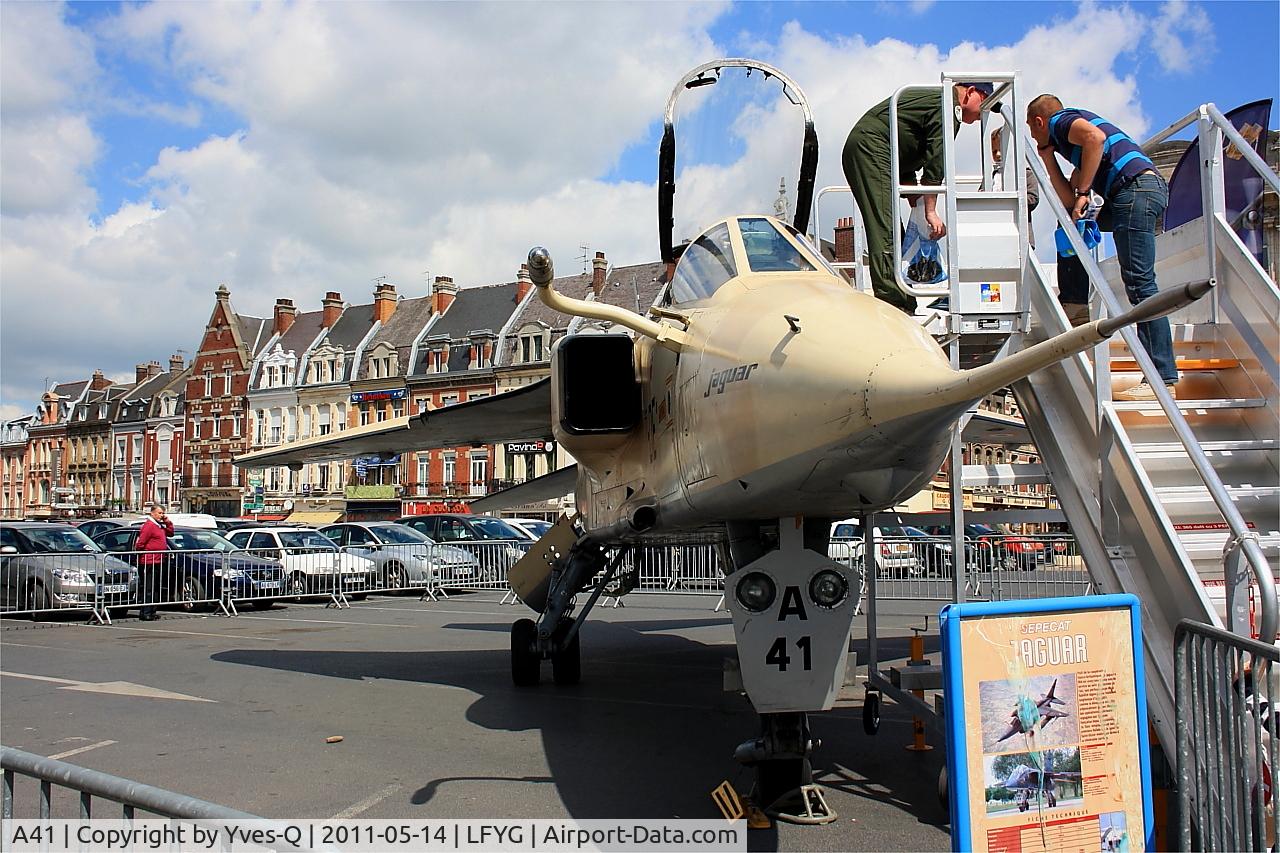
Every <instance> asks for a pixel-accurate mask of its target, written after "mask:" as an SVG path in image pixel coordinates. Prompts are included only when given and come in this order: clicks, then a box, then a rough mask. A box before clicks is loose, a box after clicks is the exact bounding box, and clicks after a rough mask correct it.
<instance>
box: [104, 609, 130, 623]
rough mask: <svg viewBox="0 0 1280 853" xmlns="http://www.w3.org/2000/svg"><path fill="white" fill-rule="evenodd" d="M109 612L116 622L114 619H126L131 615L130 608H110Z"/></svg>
mask: <svg viewBox="0 0 1280 853" xmlns="http://www.w3.org/2000/svg"><path fill="white" fill-rule="evenodd" d="M107 612H108V613H110V614H111V618H112V619H113V620H114V619H123V618H124V617H126V616H128V615H129V608H127V607H112V608H110V609H109V610H108V611H107Z"/></svg>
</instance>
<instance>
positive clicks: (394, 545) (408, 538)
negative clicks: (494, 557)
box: [320, 521, 479, 589]
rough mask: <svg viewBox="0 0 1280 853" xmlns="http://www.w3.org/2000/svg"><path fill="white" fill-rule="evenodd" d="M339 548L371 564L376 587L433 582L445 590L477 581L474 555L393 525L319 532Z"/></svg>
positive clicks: (352, 526) (333, 527) (368, 524)
mask: <svg viewBox="0 0 1280 853" xmlns="http://www.w3.org/2000/svg"><path fill="white" fill-rule="evenodd" d="M320 532H321V533H323V534H324V535H325V536H327V537H329V539H330V540H332V542H333V543H334V544H335V545H337V546H338V547H339V548H342V549H344V550H345V551H347V552H348V553H351V554H358V555H359V556H361V557H365V558H367V559H370V560H373V561H374V563H375V564H376V565H377V571H378V578H379V586H380V587H381V588H382V589H400V588H402V587H406V586H427V585H428V584H430V583H431V579H432V578H435V579H436V580H437V581H438V582H439V583H441V584H443V585H445V586H448V585H450V584H451V583H459V582H467V581H470V580H472V579H473V578H475V577H476V574H477V571H478V569H479V564H478V562H477V560H476V558H475V556H474V555H472V554H471V553H469V552H467V551H464V550H462V549H461V548H455V547H453V546H451V545H437V544H436V543H435V542H433V541H431V539H429V538H427V537H426V536H424V535H423V534H421V533H419V532H418V531H416V530H414V529H412V528H410V527H406V526H404V525H403V524H396V523H395V522H392V521H368V522H346V523H343V524H331V525H329V526H328V527H322V528H320Z"/></svg>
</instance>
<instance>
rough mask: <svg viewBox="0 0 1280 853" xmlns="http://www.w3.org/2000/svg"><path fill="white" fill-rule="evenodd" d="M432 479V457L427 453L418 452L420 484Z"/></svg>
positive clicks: (423, 484) (422, 484)
mask: <svg viewBox="0 0 1280 853" xmlns="http://www.w3.org/2000/svg"><path fill="white" fill-rule="evenodd" d="M430 479H431V457H429V456H428V455H427V454H425V453H419V454H418V485H420V486H425V485H426V484H427V482H428V481H429V480H430Z"/></svg>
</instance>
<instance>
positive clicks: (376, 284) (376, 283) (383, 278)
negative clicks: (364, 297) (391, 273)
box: [373, 275, 387, 288]
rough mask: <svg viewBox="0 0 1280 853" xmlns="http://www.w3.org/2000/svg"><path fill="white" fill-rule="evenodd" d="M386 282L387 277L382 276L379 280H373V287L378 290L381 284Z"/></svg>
mask: <svg viewBox="0 0 1280 853" xmlns="http://www.w3.org/2000/svg"><path fill="white" fill-rule="evenodd" d="M386 281H387V276H385V275H380V276H378V277H377V278H375V279H373V286H374V287H375V288H376V287H377V286H378V285H380V284H385V283H386Z"/></svg>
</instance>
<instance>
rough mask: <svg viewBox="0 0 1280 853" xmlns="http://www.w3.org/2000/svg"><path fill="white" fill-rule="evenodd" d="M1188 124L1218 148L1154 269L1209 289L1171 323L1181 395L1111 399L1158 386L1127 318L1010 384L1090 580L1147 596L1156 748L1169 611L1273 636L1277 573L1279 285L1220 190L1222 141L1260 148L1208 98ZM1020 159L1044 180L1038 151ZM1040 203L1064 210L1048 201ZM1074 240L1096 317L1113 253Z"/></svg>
mask: <svg viewBox="0 0 1280 853" xmlns="http://www.w3.org/2000/svg"><path fill="white" fill-rule="evenodd" d="M1193 121H1194V122H1196V123H1197V124H1198V130H1199V133H1200V145H1201V149H1200V150H1201V151H1211V152H1217V156H1215V157H1214V158H1213V159H1212V160H1210V161H1209V162H1208V163H1207V164H1203V163H1202V169H1203V170H1204V172H1205V175H1204V176H1203V177H1204V180H1203V181H1202V184H1203V185H1204V186H1205V187H1206V188H1207V190H1208V191H1207V192H1206V193H1205V195H1206V198H1207V199H1208V201H1207V203H1206V209H1205V215H1204V216H1203V217H1201V218H1200V219H1198V220H1195V221H1193V222H1189V223H1187V224H1186V225H1183V226H1180V227H1179V228H1177V229H1174V230H1173V231H1170V232H1168V233H1165V234H1161V235H1159V236H1158V237H1157V264H1156V271H1157V279H1158V281H1159V282H1160V285H1161V287H1168V286H1174V285H1177V284H1179V283H1184V282H1188V281H1193V280H1197V279H1198V280H1204V279H1206V278H1208V279H1214V280H1215V281H1216V282H1217V287H1216V289H1215V293H1214V296H1213V298H1212V300H1206V301H1205V304H1202V305H1201V304H1198V305H1196V306H1193V307H1192V308H1191V309H1189V310H1188V311H1186V312H1184V313H1183V314H1180V315H1176V316H1174V317H1171V318H1170V319H1171V322H1172V323H1173V324H1174V325H1173V329H1174V350H1175V356H1176V357H1177V359H1178V365H1179V370H1180V371H1181V373H1182V376H1183V379H1182V381H1181V382H1180V383H1179V386H1178V399H1177V400H1173V399H1169V398H1168V395H1167V394H1163V393H1161V392H1160V391H1158V392H1157V393H1159V394H1160V397H1161V399H1159V400H1157V401H1155V402H1144V403H1134V402H1115V401H1113V400H1112V399H1111V392H1112V389H1113V387H1114V388H1121V387H1127V386H1129V385H1132V384H1135V383H1136V382H1137V381H1138V380H1140V379H1143V378H1146V379H1148V380H1150V381H1151V382H1152V384H1153V386H1156V387H1157V388H1158V389H1163V385H1161V383H1160V380H1159V377H1158V375H1157V374H1156V372H1155V370H1154V367H1153V365H1152V364H1151V362H1150V359H1149V358H1148V357H1147V356H1146V353H1145V352H1143V351H1142V350H1141V348H1140V347H1139V345H1138V342H1137V335H1136V332H1135V331H1134V330H1131V329H1127V330H1125V331H1124V332H1123V334H1122V339H1121V340H1117V341H1113V342H1111V343H1110V344H1109V345H1103V346H1099V347H1098V348H1096V350H1095V351H1094V352H1093V353H1092V354H1090V355H1088V356H1086V355H1081V356H1077V357H1076V358H1074V359H1072V360H1071V361H1069V362H1066V363H1063V364H1061V365H1059V366H1057V367H1055V368H1053V369H1050V370H1046V371H1042V372H1041V373H1039V374H1037V375H1034V376H1032V377H1030V378H1028V379H1027V380H1024V381H1022V382H1020V383H1018V384H1017V385H1016V386H1015V387H1014V391H1015V393H1016V394H1017V396H1018V400H1019V404H1020V406H1021V408H1022V411H1023V413H1024V417H1025V418H1026V420H1027V424H1028V426H1029V428H1030V430H1031V433H1032V435H1033V437H1034V438H1035V441H1036V445H1037V447H1038V448H1039V450H1040V452H1041V454H1042V456H1043V458H1044V460H1045V465H1046V467H1047V469H1048V471H1049V473H1050V476H1051V479H1052V482H1053V484H1054V488H1055V490H1056V491H1057V493H1058V495H1059V499H1060V502H1061V504H1062V507H1063V510H1064V512H1065V513H1066V516H1067V518H1068V520H1069V521H1070V523H1071V526H1072V530H1073V531H1074V532H1075V534H1076V536H1077V538H1078V540H1079V541H1080V544H1081V551H1082V554H1084V556H1085V559H1086V564H1087V565H1088V566H1089V569H1090V572H1091V574H1092V575H1093V578H1094V581H1095V583H1096V584H1097V585H1098V587H1099V589H1100V590H1101V591H1104V592H1132V593H1135V594H1137V595H1138V596H1139V597H1140V598H1141V599H1142V602H1143V611H1144V619H1145V621H1144V633H1145V640H1146V658H1147V660H1146V663H1147V668H1146V671H1147V678H1148V687H1149V689H1148V693H1149V700H1150V709H1151V716H1152V721H1153V723H1154V724H1155V725H1156V727H1157V729H1158V730H1159V732H1160V736H1161V738H1162V739H1163V740H1164V742H1165V743H1173V725H1174V713H1173V697H1174V685H1173V671H1172V662H1173V649H1174V630H1175V627H1176V625H1177V622H1178V620H1180V619H1182V618H1191V619H1195V620H1196V621H1199V622H1203V623H1207V624H1211V625H1223V626H1225V627H1227V628H1228V629H1229V630H1232V631H1234V632H1236V633H1239V634H1242V635H1245V636H1248V635H1249V634H1251V633H1252V634H1253V635H1254V636H1258V635H1261V637H1262V639H1263V641H1264V642H1268V643H1269V642H1272V641H1274V639H1275V633H1276V609H1277V607H1276V593H1275V583H1274V579H1275V577H1276V576H1277V575H1280V464H1278V461H1280V441H1278V440H1277V439H1278V433H1280V411H1278V405H1280V400H1278V391H1280V376H1278V375H1277V373H1278V369H1277V364H1278V363H1280V291H1278V290H1277V288H1276V284H1275V282H1274V281H1272V280H1271V279H1270V278H1269V277H1268V276H1267V275H1266V274H1265V273H1264V272H1263V270H1262V269H1261V268H1260V267H1259V266H1258V264H1257V263H1256V261H1255V260H1254V258H1253V257H1252V255H1250V254H1249V252H1248V251H1247V250H1246V249H1245V247H1244V245H1243V244H1242V243H1241V242H1240V241H1239V239H1238V238H1237V237H1236V235H1235V233H1234V232H1233V231H1232V230H1231V228H1230V227H1229V226H1228V225H1227V222H1226V218H1225V215H1224V213H1223V208H1222V201H1221V200H1222V197H1223V196H1222V192H1221V187H1222V171H1221V165H1222V164H1221V159H1222V152H1223V137H1224V136H1226V137H1228V138H1230V139H1231V141H1233V142H1237V144H1238V145H1239V147H1240V149H1242V150H1243V149H1248V150H1247V151H1246V154H1253V153H1254V152H1253V151H1252V149H1251V148H1249V147H1248V145H1247V144H1246V143H1244V142H1243V140H1238V139H1236V138H1234V136H1237V135H1236V134H1235V130H1234V128H1232V127H1231V125H1230V124H1229V123H1228V122H1226V120H1225V119H1223V118H1222V116H1221V114H1220V113H1218V112H1217V110H1216V109H1215V108H1213V107H1212V105H1206V106H1205V107H1202V108H1200V109H1199V110H1197V111H1196V112H1195V113H1192V114H1191V115H1190V116H1188V117H1187V118H1186V119H1184V120H1183V121H1182V122H1180V123H1178V124H1175V125H1173V126H1172V127H1171V128H1170V129H1169V130H1167V131H1166V132H1165V133H1164V136H1167V135H1171V134H1172V133H1175V132H1177V131H1178V130H1180V129H1181V128H1182V127H1186V126H1187V125H1189V124H1190V123H1191V122H1193ZM1255 157H1256V155H1255ZM1257 159H1258V162H1257V163H1256V164H1254V165H1255V168H1259V171H1260V173H1261V174H1262V175H1263V177H1264V180H1266V181H1267V182H1268V183H1269V184H1270V185H1271V187H1272V188H1273V189H1275V190H1277V191H1280V182H1278V181H1277V179H1276V175H1275V174H1274V173H1273V172H1271V171H1270V170H1269V169H1267V168H1266V166H1265V164H1263V163H1262V162H1261V160H1260V158H1257ZM1251 162H1252V161H1251ZM1029 165H1030V166H1031V167H1032V169H1033V171H1034V172H1035V174H1036V178H1037V180H1038V181H1039V182H1040V183H1041V185H1042V186H1047V185H1048V177H1047V175H1046V174H1045V173H1044V169H1043V165H1042V164H1041V163H1040V162H1039V161H1038V159H1036V158H1031V162H1030V163H1029ZM1041 199H1042V203H1048V204H1049V205H1051V207H1052V209H1053V210H1054V213H1055V214H1056V216H1057V217H1058V218H1059V220H1060V221H1068V220H1067V215H1066V211H1065V210H1063V209H1062V205H1061V204H1060V203H1059V202H1058V200H1057V199H1056V197H1053V196H1052V194H1051V193H1042V195H1041ZM1068 232H1069V233H1071V234H1074V229H1070V228H1069V229H1068ZM1076 249H1077V252H1078V253H1079V254H1080V255H1081V257H1082V258H1084V259H1085V266H1086V269H1088V270H1089V272H1090V277H1091V278H1092V280H1093V289H1094V292H1095V305H1094V308H1093V312H1094V316H1095V317H1096V316H1098V312H1099V311H1105V312H1106V313H1116V312H1118V311H1120V310H1123V308H1125V307H1127V300H1125V298H1124V286H1123V284H1122V282H1121V281H1120V275H1119V269H1118V267H1117V265H1116V263H1115V261H1114V259H1112V260H1110V261H1109V262H1106V263H1103V264H1101V265H1098V264H1096V263H1094V262H1093V260H1092V258H1089V257H1088V256H1087V253H1086V252H1085V251H1084V247H1083V245H1077V247H1076ZM1023 285H1024V287H1023V289H1024V291H1025V292H1026V293H1027V294H1028V297H1029V304H1028V309H1029V322H1028V325H1027V329H1026V331H1025V333H1022V334H1017V335H1014V336H1013V337H1012V338H1011V342H1012V343H1013V344H1014V345H1015V346H1018V347H1025V346H1030V345H1032V344H1034V343H1036V342H1037V341H1039V340H1043V339H1045V338H1047V337H1049V336H1052V335H1054V334H1057V333H1059V332H1062V331H1065V329H1066V328H1067V321H1066V317H1065V316H1064V315H1063V313H1062V311H1061V309H1060V307H1059V305H1058V302H1057V298H1056V295H1055V294H1054V292H1053V287H1052V281H1051V277H1050V276H1049V275H1047V273H1046V270H1045V268H1044V267H1042V266H1041V265H1040V264H1039V263H1038V262H1037V261H1036V260H1035V259H1034V258H1029V259H1028V263H1027V265H1026V267H1025V268H1024V277H1023Z"/></svg>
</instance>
